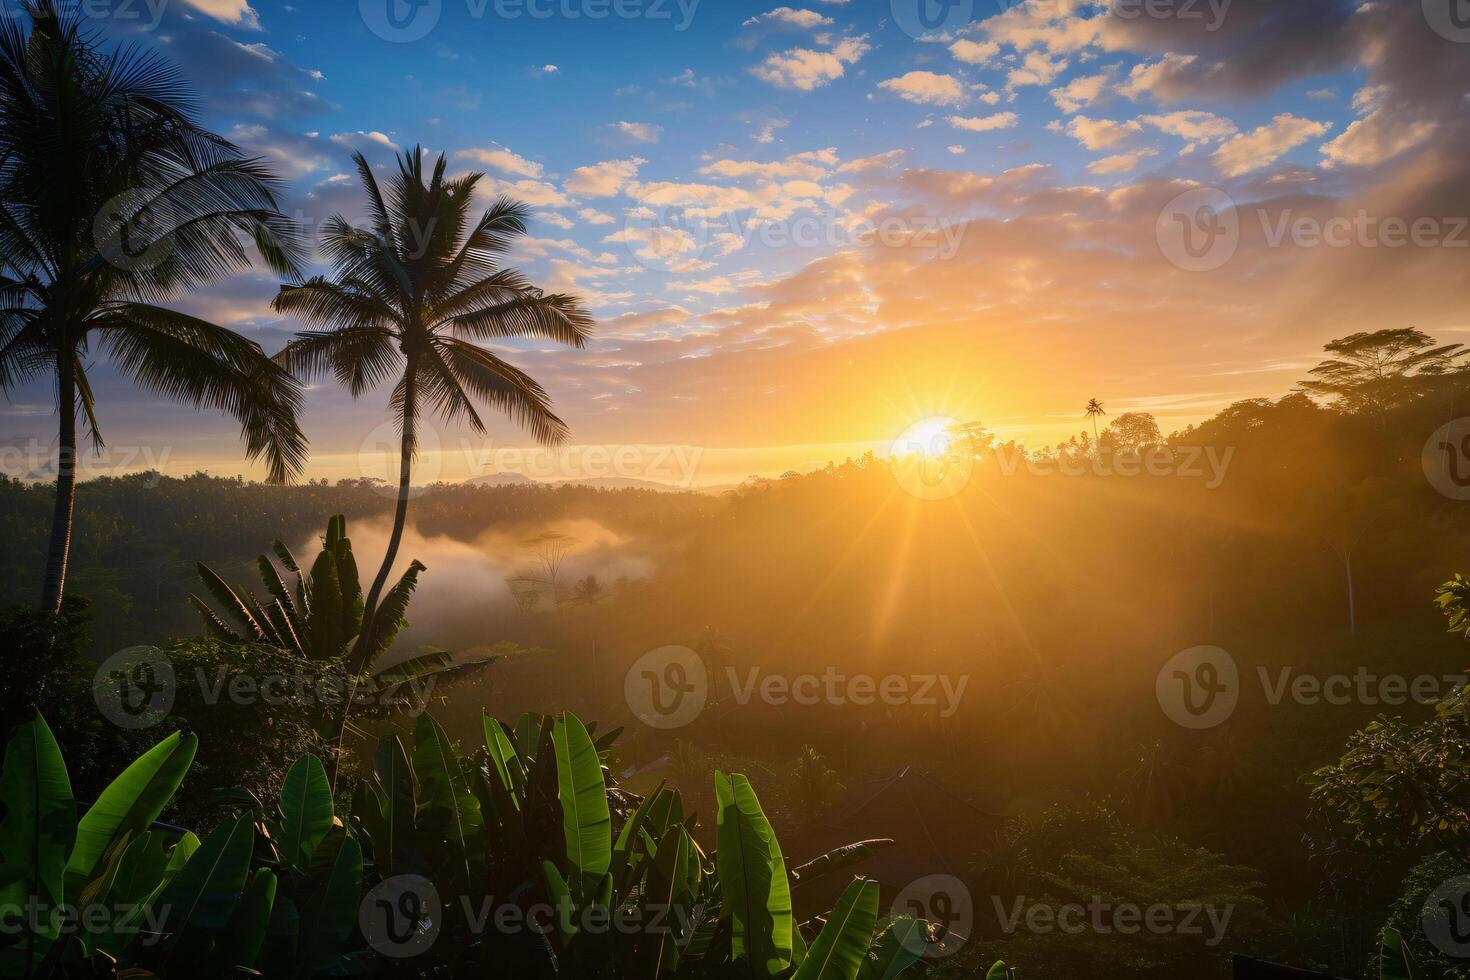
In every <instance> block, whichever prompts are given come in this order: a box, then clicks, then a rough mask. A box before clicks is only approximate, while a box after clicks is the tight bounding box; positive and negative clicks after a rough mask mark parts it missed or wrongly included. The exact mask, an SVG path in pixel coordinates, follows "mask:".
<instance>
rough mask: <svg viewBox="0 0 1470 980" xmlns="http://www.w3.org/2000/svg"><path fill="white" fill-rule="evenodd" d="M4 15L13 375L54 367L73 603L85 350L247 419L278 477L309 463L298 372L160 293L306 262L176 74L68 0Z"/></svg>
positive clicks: (2, 240) (268, 198)
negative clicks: (101, 32) (85, 20)
mask: <svg viewBox="0 0 1470 980" xmlns="http://www.w3.org/2000/svg"><path fill="white" fill-rule="evenodd" d="M25 9H26V14H27V15H28V19H29V21H30V23H29V25H28V26H29V30H27V25H25V24H22V23H20V22H18V21H17V20H15V19H12V18H5V19H4V22H3V24H0V270H3V271H0V390H3V391H9V390H10V389H12V388H14V387H16V386H19V385H23V384H25V383H27V382H30V381H32V380H34V379H36V378H38V377H41V376H43V375H48V374H49V375H53V376H54V378H55V392H56V414H57V417H58V420H59V438H58V440H57V463H56V498H55V505H54V511H53V516H52V521H51V540H50V544H49V547H48V550H47V556H46V576H45V584H44V588H43V592H42V602H43V604H44V608H45V609H47V610H50V611H56V610H59V609H60V608H61V601H62V595H63V591H64V589H65V586H66V569H67V558H68V555H69V554H70V551H71V530H72V516H73V511H74V509H75V501H76V463H77V413H78V411H79V410H80V412H81V413H82V414H83V415H84V417H85V419H86V424H87V429H88V432H89V434H90V437H91V440H92V443H93V446H94V448H100V447H101V445H102V436H101V432H100V430H99V429H98V426H97V414H96V405H95V402H94V399H93V393H92V386H91V384H90V382H89V381H88V378H87V371H86V367H87V361H88V357H89V355H91V354H92V352H93V344H94V343H95V345H96V349H98V350H101V351H103V352H105V353H107V354H110V355H111V358H112V362H113V364H114V365H115V366H116V367H117V368H118V369H120V370H121V371H122V372H123V373H124V374H127V375H129V376H131V377H132V378H133V380H134V381H136V382H137V383H138V384H140V385H142V386H144V387H146V388H150V389H152V390H153V391H155V392H158V393H159V394H161V395H163V396H165V397H167V398H169V399H171V400H173V401H177V402H182V403H184V404H187V405H192V406H195V407H200V406H206V405H207V406H210V407H212V408H217V409H220V410H222V411H224V412H226V413H228V414H230V415H232V416H233V417H235V418H236V419H238V420H239V422H240V429H241V436H242V438H243V439H244V440H245V449H246V455H247V456H248V457H249V458H251V459H255V458H257V457H264V459H265V461H266V466H267V472H268V475H269V478H270V479H272V480H275V481H284V480H286V479H288V478H290V477H292V476H294V475H296V474H297V473H299V472H300V471H301V469H302V466H303V465H304V463H305V460H306V440H305V437H304V436H303V435H302V433H301V429H300V428H299V427H298V426H297V423H296V412H297V409H298V407H299V404H300V397H301V395H300V388H299V385H297V383H296V381H295V379H293V378H292V377H291V376H290V375H289V374H288V373H287V372H286V371H284V370H283V369H281V368H280V367H278V366H277V365H275V364H274V363H272V361H271V360H270V359H269V358H267V357H266V356H265V353H264V351H262V350H261V348H260V345H258V344H256V343H255V342H254V341H251V340H247V339H246V338H244V337H242V336H240V335H239V334H237V333H234V332H233V331H230V330H227V329H225V328H223V327H219V326H216V325H214V324H212V323H207V322H205V321H203V320H199V319H196V318H194V317H191V316H186V315H185V314H183V313H179V312H177V311H174V310H168V309H163V308H161V307H159V306H155V305H152V304H154V303H156V302H158V301H160V300H162V299H165V298H167V297H169V296H173V295H176V294H178V293H180V292H187V291H189V290H193V289H197V288H198V287H200V286H203V285H205V284H206V283H208V282H211V281H212V280H215V279H218V278H220V277H221V276H224V275H227V274H229V273H231V272H233V271H236V270H239V269H244V268H248V267H249V266H250V264H251V255H250V252H249V251H248V250H247V248H246V245H245V242H253V243H254V246H255V251H257V252H258V253H259V255H260V257H261V258H262V259H263V260H264V261H265V263H266V264H267V265H268V266H269V267H270V268H271V269H272V270H273V271H275V272H276V273H277V274H280V275H294V274H295V271H294V270H295V269H296V266H297V257H298V254H299V253H300V252H301V248H300V245H299V243H297V242H294V241H292V240H291V236H290V235H283V234H282V232H283V231H284V230H286V229H287V227H288V225H287V224H286V222H285V219H284V218H282V216H281V215H280V213H279V211H278V208H277V204H276V183H275V180H274V178H273V177H272V176H271V175H270V173H269V172H267V171H266V169H265V168H264V167H262V166H261V164H260V163H259V162H258V161H256V160H251V159H247V158H245V157H244V156H242V155H241V153H240V152H239V150H238V149H237V148H236V147H235V146H233V145H232V144H230V143H229V142H227V141H226V140H224V139H223V138H221V137H219V136H216V135H215V134H213V133H211V132H209V131H207V130H205V129H202V128H201V127H200V126H199V125H198V124H197V123H196V122H195V119H194V109H195V105H194V100H193V99H192V97H191V96H190V95H189V92H188V89H187V87H186V85H185V83H184V82H183V80H182V79H181V78H180V77H179V75H178V74H177V72H176V71H175V70H174V69H173V68H172V67H171V66H170V65H168V64H167V63H166V62H164V61H162V60H160V59H159V58H157V57H155V56H154V55H152V54H148V53H143V52H141V51H138V50H136V49H131V48H124V49H121V50H117V51H114V52H111V53H108V52H104V51H102V50H101V49H100V48H99V46H98V43H97V38H96V37H95V36H93V35H91V34H88V33H85V32H84V31H83V29H82V25H81V22H80V21H79V20H78V19H76V18H74V17H72V16H70V15H63V14H62V13H61V12H60V11H59V10H58V9H57V4H56V3H55V2H54V0H32V2H30V3H27V5H26V8H25Z"/></svg>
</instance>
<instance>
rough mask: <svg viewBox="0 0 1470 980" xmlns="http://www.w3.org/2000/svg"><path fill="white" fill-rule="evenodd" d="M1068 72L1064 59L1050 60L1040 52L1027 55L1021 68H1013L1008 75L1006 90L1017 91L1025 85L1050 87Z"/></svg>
mask: <svg viewBox="0 0 1470 980" xmlns="http://www.w3.org/2000/svg"><path fill="white" fill-rule="evenodd" d="M1066 70H1067V61H1066V60H1065V59H1063V58H1048V57H1047V56H1046V55H1045V54H1043V53H1041V52H1040V51H1031V52H1029V53H1027V55H1026V57H1025V59H1024V60H1023V61H1022V62H1021V67H1019V68H1012V69H1011V71H1010V73H1009V74H1007V75H1006V88H1011V89H1016V88H1021V87H1022V86H1024V85H1050V84H1051V83H1052V80H1053V79H1055V78H1056V77H1057V76H1058V75H1060V74H1061V73H1062V72H1064V71H1066Z"/></svg>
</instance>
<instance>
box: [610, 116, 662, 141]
mask: <svg viewBox="0 0 1470 980" xmlns="http://www.w3.org/2000/svg"><path fill="white" fill-rule="evenodd" d="M610 128H611V129H612V131H613V133H614V134H615V135H616V136H618V137H619V138H620V139H621V140H622V141H623V142H626V143H657V142H658V141H659V137H661V136H663V133H664V128H663V127H662V126H655V125H654V124H653V123H645V122H627V121H624V122H619V123H614V124H613V125H612V126H611V127H610Z"/></svg>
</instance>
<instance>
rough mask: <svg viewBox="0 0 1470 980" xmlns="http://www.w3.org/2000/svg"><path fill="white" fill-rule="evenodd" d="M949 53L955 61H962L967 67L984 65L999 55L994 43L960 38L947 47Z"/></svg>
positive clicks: (998, 47)
mask: <svg viewBox="0 0 1470 980" xmlns="http://www.w3.org/2000/svg"><path fill="white" fill-rule="evenodd" d="M949 53H950V54H952V55H954V57H955V60H957V61H963V62H964V63H965V64H967V65H985V64H989V63H990V61H991V59H993V58H994V57H995V56H996V55H998V54H1000V45H999V44H997V43H996V42H995V41H971V40H970V39H969V38H960V39H959V40H958V41H956V42H954V43H953V44H951V45H950V46H949Z"/></svg>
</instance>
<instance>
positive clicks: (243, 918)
mask: <svg viewBox="0 0 1470 980" xmlns="http://www.w3.org/2000/svg"><path fill="white" fill-rule="evenodd" d="M275 903H276V876H275V875H274V874H273V873H272V872H270V871H269V870H267V869H266V868H261V869H260V870H258V871H256V872H255V873H254V874H252V875H251V876H250V881H249V883H248V884H246V886H245V893H244V894H243V895H241V896H240V902H239V904H237V905H236V906H235V914H234V915H232V916H231V917H230V924H229V926H228V927H227V928H226V929H225V932H224V935H223V936H221V937H220V942H219V945H218V946H217V947H216V948H215V951H214V957H213V967H212V969H210V970H209V971H208V972H209V973H211V974H217V975H220V976H231V975H233V974H234V973H235V972H237V971H239V970H251V969H254V968H255V962H256V960H258V959H260V950H261V948H262V947H263V946H264V945H265V935H266V930H267V929H268V928H269V927H270V921H271V909H272V908H273V907H274V906H275Z"/></svg>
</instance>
